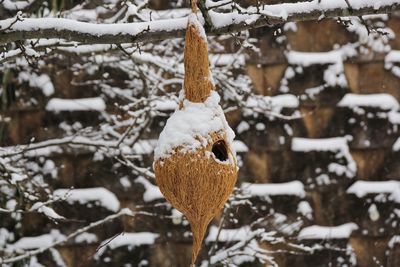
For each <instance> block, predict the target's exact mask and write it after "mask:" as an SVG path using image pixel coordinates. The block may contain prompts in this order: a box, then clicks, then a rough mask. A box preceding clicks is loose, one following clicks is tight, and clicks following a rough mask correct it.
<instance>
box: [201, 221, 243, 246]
mask: <svg viewBox="0 0 400 267" xmlns="http://www.w3.org/2000/svg"><path fill="white" fill-rule="evenodd" d="M218 232H219V229H218V227H217V226H215V225H212V226H210V230H209V232H208V236H207V237H206V239H205V242H206V243H209V242H215V241H218V242H232V241H242V240H247V237H248V235H249V233H251V229H250V227H249V226H244V227H241V228H238V229H221V231H220V233H219V236H218V240H217V235H218Z"/></svg>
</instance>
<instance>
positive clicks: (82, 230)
mask: <svg viewBox="0 0 400 267" xmlns="http://www.w3.org/2000/svg"><path fill="white" fill-rule="evenodd" d="M134 215H135V213H134V212H133V211H131V210H130V209H122V210H120V211H119V212H117V213H115V214H112V215H110V216H107V217H105V218H103V219H101V220H98V221H95V222H92V223H90V224H89V225H87V226H85V227H82V228H80V229H78V230H76V231H74V232H72V233H71V234H69V235H68V236H66V237H65V238H62V239H60V240H58V241H55V242H53V243H52V244H50V245H48V246H44V247H41V248H38V249H35V250H30V251H27V252H25V253H23V254H22V255H19V256H15V257H10V258H3V259H2V258H0V264H7V263H13V262H18V261H21V260H24V259H27V258H30V257H32V256H35V255H38V254H41V253H43V252H45V251H46V250H49V249H51V248H54V247H56V246H59V245H62V244H65V243H66V242H68V240H71V239H72V238H74V237H76V236H78V235H80V234H82V233H85V232H87V231H89V230H90V229H93V228H95V227H97V226H99V225H102V224H104V223H107V222H110V221H112V220H115V219H117V218H119V217H122V216H134Z"/></svg>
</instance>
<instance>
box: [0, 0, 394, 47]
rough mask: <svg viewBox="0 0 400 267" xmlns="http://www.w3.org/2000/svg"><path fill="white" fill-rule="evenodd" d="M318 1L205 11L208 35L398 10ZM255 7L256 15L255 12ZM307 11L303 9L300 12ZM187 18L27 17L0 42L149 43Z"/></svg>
mask: <svg viewBox="0 0 400 267" xmlns="http://www.w3.org/2000/svg"><path fill="white" fill-rule="evenodd" d="M327 1H328V0H323V1H321V3H319V0H314V1H312V2H299V3H286V4H277V5H264V6H261V7H259V8H256V7H249V8H247V9H245V10H246V12H242V11H240V13H239V12H238V11H235V12H233V13H217V12H215V11H213V10H209V12H208V14H209V16H210V18H211V20H212V25H213V27H212V29H211V30H209V31H208V34H210V35H219V34H227V33H233V32H240V31H244V30H248V29H252V28H259V27H264V26H274V25H279V24H282V23H284V22H289V21H308V20H318V19H321V18H335V17H341V16H349V15H351V16H362V15H368V14H382V13H392V12H395V11H400V3H399V1H398V0H384V1H383V0H382V1H380V2H381V5H380V6H379V7H378V6H376V5H373V4H368V3H355V4H352V10H351V13H350V10H349V8H348V6H347V4H346V2H345V1H328V2H329V4H326V3H325V2H327ZM257 10H258V11H259V14H257ZM304 10H307V11H304ZM12 21H13V19H7V20H2V21H0V27H1V28H0V30H1V29H5V28H7V27H9V26H10V23H11V22H12ZM186 24H187V18H186V17H184V18H177V19H168V20H158V21H151V22H134V23H125V24H94V23H86V22H78V21H75V20H70V19H62V18H38V19H36V18H34V19H32V18H29V19H24V20H23V21H18V22H17V23H15V24H14V25H12V27H10V28H9V29H7V30H4V31H3V32H2V33H1V34H0V44H6V43H11V42H15V41H19V40H27V39H43V38H44V39H52V38H57V39H65V40H69V41H78V42H82V43H87V44H94V43H97V44H101V43H102V44H116V43H137V42H151V41H157V40H164V39H170V38H178V37H183V36H184V34H185V30H186Z"/></svg>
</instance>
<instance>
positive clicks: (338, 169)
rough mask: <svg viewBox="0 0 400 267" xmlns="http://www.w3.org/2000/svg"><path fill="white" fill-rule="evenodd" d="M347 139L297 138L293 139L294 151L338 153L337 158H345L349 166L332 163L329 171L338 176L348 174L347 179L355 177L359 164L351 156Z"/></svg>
mask: <svg viewBox="0 0 400 267" xmlns="http://www.w3.org/2000/svg"><path fill="white" fill-rule="evenodd" d="M347 141H348V139H347V137H332V138H320V139H312V138H302V137H295V138H293V139H292V150H293V151H296V152H311V151H330V152H336V157H337V158H340V157H344V158H345V159H346V161H347V165H345V166H344V165H340V164H338V163H336V162H331V163H330V164H329V166H328V170H329V172H331V173H335V174H337V175H339V176H340V175H343V174H346V176H347V177H349V178H351V177H354V175H355V173H356V171H357V164H356V162H355V161H354V159H353V157H352V156H351V154H350V149H349V146H348V144H347Z"/></svg>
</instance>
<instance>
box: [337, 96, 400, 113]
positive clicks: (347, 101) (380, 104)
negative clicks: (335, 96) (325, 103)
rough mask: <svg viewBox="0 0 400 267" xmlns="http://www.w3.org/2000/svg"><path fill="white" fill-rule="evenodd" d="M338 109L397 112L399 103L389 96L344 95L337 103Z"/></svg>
mask: <svg viewBox="0 0 400 267" xmlns="http://www.w3.org/2000/svg"><path fill="white" fill-rule="evenodd" d="M338 106H339V107H349V108H354V107H373V108H380V109H389V110H397V109H399V107H400V106H399V102H398V101H397V100H396V98H394V97H393V96H392V95H390V94H368V95H360V94H351V93H349V94H346V95H345V96H344V97H343V98H342V100H340V102H339V103H338Z"/></svg>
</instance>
